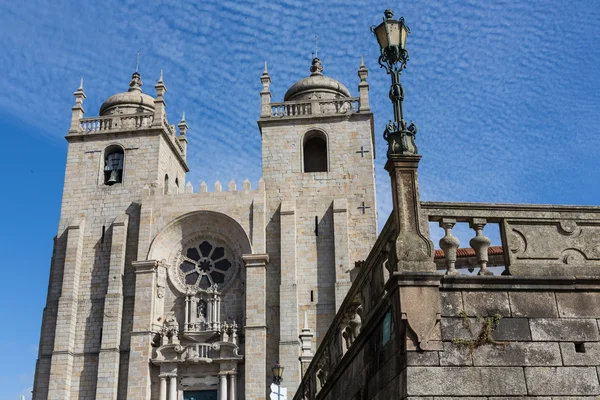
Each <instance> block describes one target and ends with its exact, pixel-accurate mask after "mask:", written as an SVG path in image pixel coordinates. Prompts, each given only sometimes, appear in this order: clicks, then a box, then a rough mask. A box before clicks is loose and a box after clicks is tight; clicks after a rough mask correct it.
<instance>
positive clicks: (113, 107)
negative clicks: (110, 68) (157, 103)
mask: <svg viewBox="0 0 600 400" xmlns="http://www.w3.org/2000/svg"><path fill="white" fill-rule="evenodd" d="M142 85H143V83H142V79H141V77H140V74H139V73H138V72H137V71H135V72H134V73H133V75H132V76H131V82H129V90H128V91H127V92H123V93H117V94H115V95H112V96H110V97H109V98H108V99H107V100H106V101H105V102H104V103H103V104H102V106H101V107H100V115H101V116H102V115H111V114H117V113H118V114H137V113H142V112H154V98H153V97H152V96H149V95H147V94H145V93H142Z"/></svg>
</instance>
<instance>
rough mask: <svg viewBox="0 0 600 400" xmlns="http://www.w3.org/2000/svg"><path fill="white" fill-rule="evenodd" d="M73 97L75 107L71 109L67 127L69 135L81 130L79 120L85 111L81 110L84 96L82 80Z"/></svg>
mask: <svg viewBox="0 0 600 400" xmlns="http://www.w3.org/2000/svg"><path fill="white" fill-rule="evenodd" d="M73 96H75V105H74V106H73V107H71V126H70V127H69V133H70V134H72V133H77V132H79V131H80V130H81V123H80V122H79V120H80V119H81V118H83V115H84V113H85V110H84V109H83V100H85V98H86V95H85V92H84V91H83V78H81V81H79V87H78V88H77V90H76V91H75V92H73Z"/></svg>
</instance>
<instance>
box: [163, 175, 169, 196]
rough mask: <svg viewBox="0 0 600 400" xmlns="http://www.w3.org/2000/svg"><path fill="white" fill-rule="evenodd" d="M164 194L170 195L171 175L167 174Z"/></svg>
mask: <svg viewBox="0 0 600 400" xmlns="http://www.w3.org/2000/svg"><path fill="white" fill-rule="evenodd" d="M163 190H164V192H163V193H164V194H167V193H169V175H167V174H165V186H164V188H163Z"/></svg>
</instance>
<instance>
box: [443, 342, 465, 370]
mask: <svg viewBox="0 0 600 400" xmlns="http://www.w3.org/2000/svg"><path fill="white" fill-rule="evenodd" d="M439 354H440V365H442V366H459V365H473V360H472V357H471V351H470V350H469V348H468V347H467V346H463V345H459V344H454V343H452V342H444V351H440V353H439Z"/></svg>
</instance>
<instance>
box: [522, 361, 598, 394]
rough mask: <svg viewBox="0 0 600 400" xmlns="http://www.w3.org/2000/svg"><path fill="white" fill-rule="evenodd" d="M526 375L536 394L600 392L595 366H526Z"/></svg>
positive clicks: (530, 390)
mask: <svg viewBox="0 0 600 400" xmlns="http://www.w3.org/2000/svg"><path fill="white" fill-rule="evenodd" d="M525 377H526V379H527V388H528V389H529V394H530V395H534V396H547V395H557V396H561V395H562V396H569V395H571V396H572V395H580V394H581V395H598V394H600V385H599V384H598V375H597V374H596V369H595V368H594V367H526V368H525Z"/></svg>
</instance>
